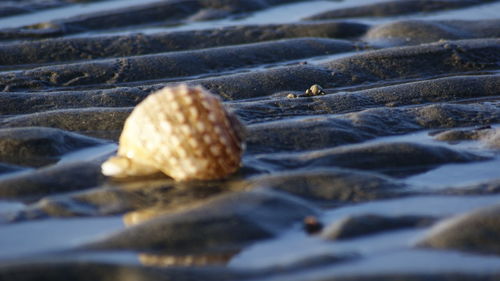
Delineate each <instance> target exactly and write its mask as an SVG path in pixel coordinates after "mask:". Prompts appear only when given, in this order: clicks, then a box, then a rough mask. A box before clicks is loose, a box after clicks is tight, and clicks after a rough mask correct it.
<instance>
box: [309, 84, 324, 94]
mask: <svg viewBox="0 0 500 281" xmlns="http://www.w3.org/2000/svg"><path fill="white" fill-rule="evenodd" d="M325 94H326V93H325V92H324V91H323V87H321V86H320V85H318V84H314V85H312V86H311V87H310V88H309V89H307V90H306V93H305V96H306V97H312V96H319V95H325Z"/></svg>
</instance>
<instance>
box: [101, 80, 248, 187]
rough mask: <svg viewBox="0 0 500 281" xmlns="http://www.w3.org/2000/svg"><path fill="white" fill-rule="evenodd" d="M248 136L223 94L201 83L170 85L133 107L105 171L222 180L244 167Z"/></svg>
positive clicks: (103, 169) (183, 178) (121, 174)
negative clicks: (207, 88)
mask: <svg viewBox="0 0 500 281" xmlns="http://www.w3.org/2000/svg"><path fill="white" fill-rule="evenodd" d="M243 138H244V127H243V125H242V124H241V123H240V122H239V120H238V119H237V117H236V116H235V115H234V114H233V113H231V112H228V111H227V110H226V109H225V108H224V106H223V105H222V103H221V101H220V100H219V98H218V97H217V96H215V95H213V94H211V93H209V92H208V91H207V90H205V89H203V88H202V87H200V86H198V87H191V86H187V85H185V84H182V85H179V86H176V87H165V88H163V89H161V90H159V91H157V92H155V93H153V94H151V95H149V96H148V97H147V98H146V99H145V100H144V101H143V102H141V103H140V104H139V105H137V107H136V108H135V109H134V110H133V111H132V113H131V114H130V116H129V117H128V119H127V120H126V121H125V125H124V128H123V131H122V134H121V136H120V144H119V148H118V153H117V155H116V156H113V157H111V158H110V159H108V160H107V161H106V162H105V163H103V165H102V173H103V174H104V175H107V176H113V177H127V176H141V175H149V174H154V173H157V172H160V171H161V172H163V173H165V174H166V175H168V176H170V177H172V178H174V179H175V180H178V181H182V180H190V179H198V180H210V179H220V178H224V177H226V176H228V175H229V174H232V173H234V172H235V171H237V170H238V168H239V167H240V162H241V155H242V153H243V146H244V144H243V141H244V140H243Z"/></svg>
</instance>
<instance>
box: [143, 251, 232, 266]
mask: <svg viewBox="0 0 500 281" xmlns="http://www.w3.org/2000/svg"><path fill="white" fill-rule="evenodd" d="M238 253H239V251H230V252H226V253H211V254H200V255H186V256H172V255H161V254H139V261H140V262H141V263H142V264H144V265H147V266H158V267H166V266H193V265H197V266H203V265H225V264H227V263H228V262H229V261H230V260H231V259H232V258H233V257H234V256H235V255H236V254H238Z"/></svg>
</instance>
